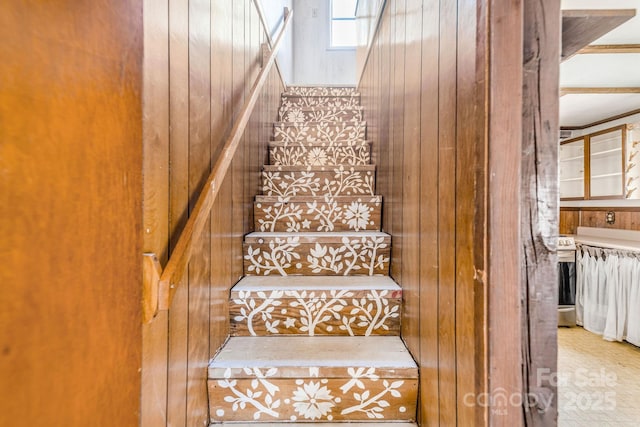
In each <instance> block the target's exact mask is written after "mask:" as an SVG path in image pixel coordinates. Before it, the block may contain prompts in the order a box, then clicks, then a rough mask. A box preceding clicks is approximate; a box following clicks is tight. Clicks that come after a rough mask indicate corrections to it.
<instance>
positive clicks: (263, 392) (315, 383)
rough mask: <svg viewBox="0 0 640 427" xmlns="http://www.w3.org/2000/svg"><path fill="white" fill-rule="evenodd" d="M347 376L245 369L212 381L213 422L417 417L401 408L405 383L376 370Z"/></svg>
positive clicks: (319, 371)
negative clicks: (389, 415)
mask: <svg viewBox="0 0 640 427" xmlns="http://www.w3.org/2000/svg"><path fill="white" fill-rule="evenodd" d="M345 371H346V372H344V371H343V372H340V370H339V369H334V370H333V372H332V373H331V377H332V378H331V379H329V378H327V377H326V376H325V374H324V373H323V371H322V369H321V368H318V367H312V368H309V377H306V378H297V379H290V378H286V377H284V378H283V377H281V376H280V373H279V370H278V368H270V369H268V370H267V371H266V372H264V371H263V369H260V368H255V367H247V368H244V369H242V370H241V372H238V373H237V374H235V373H234V372H233V370H232V369H227V370H226V371H225V374H224V378H222V379H213V381H214V384H215V387H214V390H216V391H215V393H217V396H219V397H220V398H218V399H215V400H213V401H212V402H211V403H212V406H211V418H212V420H211V421H212V422H224V421H237V420H238V419H237V415H236V414H237V413H246V412H248V414H247V415H249V416H251V418H252V419H253V420H255V421H258V420H265V421H269V420H274V421H276V420H286V421H296V420H298V418H300V419H301V420H308V421H316V420H318V421H320V420H323V421H332V420H334V418H336V415H335V414H340V415H341V416H342V417H341V418H342V419H345V417H344V415H349V414H351V418H350V419H354V420H367V419H376V420H381V419H386V418H387V417H386V414H387V413H388V412H390V411H391V412H394V413H395V414H396V416H397V415H399V414H404V415H403V419H406V420H410V419H412V418H413V416H414V414H412V413H407V408H406V407H404V406H401V405H400V404H401V403H404V402H405V401H404V400H403V399H405V398H406V397H405V396H403V394H402V390H403V388H402V387H403V385H405V380H403V379H396V380H394V381H389V380H387V379H385V378H384V377H381V376H380V374H379V373H378V372H377V371H376V369H375V368H364V367H348V368H346V369H345ZM310 377H314V379H311V378H310ZM290 381H291V382H294V383H295V386H294V387H293V388H292V389H291V391H290V392H287V391H286V390H285V387H284V385H285V383H287V382H290ZM278 384H280V386H279V385H278ZM217 396H216V397H217ZM354 403H355V404H354ZM392 403H393V404H392ZM411 409H414V407H412V408H411ZM263 416H265V417H266V418H263Z"/></svg>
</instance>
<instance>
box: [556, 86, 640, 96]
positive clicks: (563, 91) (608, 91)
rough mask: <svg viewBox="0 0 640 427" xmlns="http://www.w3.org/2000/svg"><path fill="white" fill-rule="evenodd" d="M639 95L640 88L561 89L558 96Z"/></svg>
mask: <svg viewBox="0 0 640 427" xmlns="http://www.w3.org/2000/svg"><path fill="white" fill-rule="evenodd" d="M612 93H613V94H615V93H640V87H563V88H560V96H565V95H587V94H612Z"/></svg>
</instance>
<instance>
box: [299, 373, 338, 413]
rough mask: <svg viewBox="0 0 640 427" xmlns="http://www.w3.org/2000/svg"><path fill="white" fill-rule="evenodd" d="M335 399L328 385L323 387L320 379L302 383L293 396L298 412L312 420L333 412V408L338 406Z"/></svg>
mask: <svg viewBox="0 0 640 427" xmlns="http://www.w3.org/2000/svg"><path fill="white" fill-rule="evenodd" d="M333 399H334V398H333V396H331V392H330V391H329V389H327V386H322V387H321V384H320V381H317V382H314V381H310V382H308V383H304V384H302V387H298V389H297V390H296V391H294V392H293V397H292V398H291V400H293V401H294V402H295V403H294V404H293V407H294V408H295V410H296V412H297V413H298V414H300V415H301V416H303V417H304V418H305V419H307V420H312V421H313V420H317V419H320V418H323V417H326V416H327V415H328V414H329V413H330V412H331V408H333V407H334V406H336V404H335V403H334V402H333Z"/></svg>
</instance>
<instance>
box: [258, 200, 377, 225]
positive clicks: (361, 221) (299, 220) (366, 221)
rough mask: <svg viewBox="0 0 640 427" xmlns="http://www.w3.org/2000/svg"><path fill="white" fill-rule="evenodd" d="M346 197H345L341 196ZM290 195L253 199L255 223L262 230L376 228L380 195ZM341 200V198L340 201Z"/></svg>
mask: <svg viewBox="0 0 640 427" xmlns="http://www.w3.org/2000/svg"><path fill="white" fill-rule="evenodd" d="M345 199H346V200H345ZM349 199H351V200H353V198H343V197H340V198H330V197H324V198H317V199H311V200H310V199H300V198H297V199H293V200H292V199H291V198H285V197H277V199H276V200H273V201H271V202H269V201H264V200H261V201H256V203H255V205H254V218H255V227H256V230H258V231H265V232H277V231H286V232H297V231H349V230H351V231H360V230H379V229H380V211H381V203H380V199H379V198H377V197H373V198H371V199H364V200H363V199H362V198H358V199H355V200H353V201H352V202H351V203H349ZM343 200H344V202H343Z"/></svg>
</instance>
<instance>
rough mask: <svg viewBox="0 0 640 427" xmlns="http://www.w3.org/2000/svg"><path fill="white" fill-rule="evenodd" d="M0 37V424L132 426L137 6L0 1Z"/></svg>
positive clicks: (138, 238)
mask: <svg viewBox="0 0 640 427" xmlns="http://www.w3.org/2000/svg"><path fill="white" fill-rule="evenodd" d="M0 39H1V40H2V42H1V43H0V57H2V61H1V62H0V82H2V83H0V87H1V89H0V122H1V124H0V141H1V142H0V171H1V172H0V175H1V178H0V206H1V208H0V210H1V211H2V214H0V233H1V235H2V241H1V242H0V256H1V257H2V267H1V268H0V280H1V281H2V282H1V283H2V285H1V287H2V290H1V291H0V301H1V304H2V309H0V425H2V426H13V427H26V426H32V425H33V424H34V423H46V424H49V425H52V426H53V425H55V426H65V427H80V426H87V425H92V426H96V427H97V426H104V427H106V426H114V425H117V426H137V425H138V422H139V411H140V385H141V378H140V372H139V367H140V361H141V359H142V335H141V325H142V309H141V297H142V282H141V277H142V276H141V275H142V257H141V254H142V250H143V220H142V206H143V204H142V188H143V183H142V174H141V170H142V133H143V130H142V105H141V99H142V92H143V83H142V56H143V19H142V1H136V0H134V1H122V0H113V1H105V0H96V1H75V2H42V1H24V0H22V1H14V0H6V1H2V2H0ZM156 114H160V112H159V111H158V110H154V111H153V115H156ZM165 132H166V128H159V129H158V133H159V134H163V133H165ZM165 134H166V133H165ZM160 192H162V190H161V189H160ZM157 196H158V198H157V199H156V201H158V200H161V199H162V196H161V195H160V194H158V195H157ZM154 204H155V202H152V203H150V204H148V205H145V206H146V207H147V208H150V207H151V206H153V205H154ZM162 223H166V221H161V220H160V219H159V222H158V223H157V224H158V225H159V224H162Z"/></svg>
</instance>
